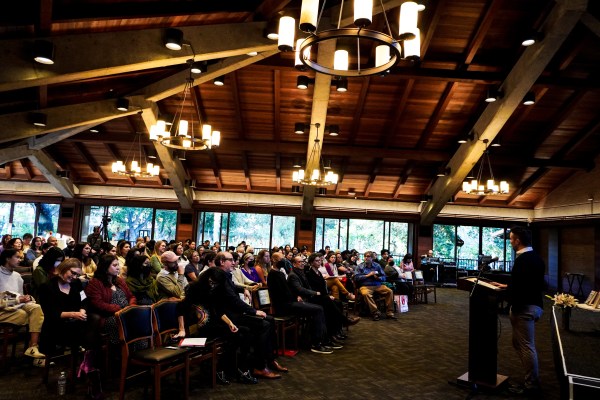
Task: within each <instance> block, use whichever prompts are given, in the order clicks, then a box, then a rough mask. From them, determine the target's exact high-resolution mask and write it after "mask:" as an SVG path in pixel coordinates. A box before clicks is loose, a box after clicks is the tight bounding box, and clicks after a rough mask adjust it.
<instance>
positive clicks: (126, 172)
mask: <svg viewBox="0 0 600 400" xmlns="http://www.w3.org/2000/svg"><path fill="white" fill-rule="evenodd" d="M136 142H137V143H138V156H137V159H136V155H135V149H134V147H135V143H136ZM142 158H143V159H144V164H145V166H142V164H141V163H142ZM130 159H131V161H130ZM127 165H129V168H127ZM112 172H113V173H115V174H118V175H123V176H133V177H136V178H150V177H154V176H158V175H159V173H160V166H158V165H154V164H153V163H151V162H147V161H146V157H145V156H143V154H142V140H141V134H140V133H136V135H135V139H134V140H133V142H132V143H131V146H130V147H129V152H128V153H127V158H126V159H125V162H123V161H122V160H117V161H115V162H113V163H112Z"/></svg>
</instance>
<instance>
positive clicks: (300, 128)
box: [294, 122, 306, 135]
mask: <svg viewBox="0 0 600 400" xmlns="http://www.w3.org/2000/svg"><path fill="white" fill-rule="evenodd" d="M304 129H306V126H305V125H304V124H303V123H302V122H296V123H295V124H294V133H296V134H298V135H302V134H303V133H304Z"/></svg>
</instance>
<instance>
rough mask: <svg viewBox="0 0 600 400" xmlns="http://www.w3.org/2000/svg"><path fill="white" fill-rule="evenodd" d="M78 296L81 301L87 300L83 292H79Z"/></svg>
mask: <svg viewBox="0 0 600 400" xmlns="http://www.w3.org/2000/svg"><path fill="white" fill-rule="evenodd" d="M79 296H80V297H81V301H84V300H85V299H87V296H86V295H85V292H84V291H83V290H82V291H81V292H79Z"/></svg>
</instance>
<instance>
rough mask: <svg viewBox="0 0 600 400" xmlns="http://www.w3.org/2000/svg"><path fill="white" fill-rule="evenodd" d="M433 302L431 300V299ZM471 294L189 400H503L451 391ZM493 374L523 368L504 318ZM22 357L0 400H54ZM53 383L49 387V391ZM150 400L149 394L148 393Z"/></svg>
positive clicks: (132, 392) (110, 393) (547, 351)
mask: <svg viewBox="0 0 600 400" xmlns="http://www.w3.org/2000/svg"><path fill="white" fill-rule="evenodd" d="M430 299H433V297H432V296H431V295H430ZM549 311H550V305H549V304H547V305H546V309H545V313H544V316H543V317H542V319H541V320H540V321H539V322H538V324H537V329H536V332H537V347H538V352H539V359H540V369H541V378H542V384H543V393H544V395H543V398H544V399H548V400H552V399H558V398H559V397H560V396H559V384H558V381H557V378H556V374H555V368H554V361H553V354H552V345H551V334H550V328H551V325H550V315H551V313H550V312H549ZM467 337H468V293H467V292H464V291H460V290H457V289H455V288H438V289H437V303H436V304H433V303H429V304H418V305H411V306H410V310H409V312H407V313H403V314H401V315H399V319H398V320H397V321H393V320H381V321H377V322H375V321H371V320H369V319H363V321H361V322H360V323H359V324H358V325H355V326H353V327H351V328H350V332H349V339H348V340H347V343H346V346H345V347H344V349H341V350H338V351H336V352H334V354H331V355H321V354H314V353H311V352H309V351H306V350H302V351H300V352H299V353H298V354H297V355H296V356H295V357H292V358H288V357H280V362H281V364H283V365H285V366H287V367H288V368H289V369H290V371H291V372H290V373H288V374H285V376H283V378H282V379H280V380H277V381H261V382H260V383H259V384H258V385H251V386H247V385H241V384H238V383H232V384H230V385H228V386H219V387H217V388H216V389H211V388H210V387H209V384H208V376H207V375H206V374H203V373H202V369H195V370H193V371H192V378H191V381H192V387H191V391H190V397H191V398H193V399H200V398H202V399H217V400H221V399H242V398H243V399H245V400H247V399H263V400H266V399H375V398H377V399H420V400H427V399H444V400H452V399H466V398H477V399H505V398H509V397H511V395H510V394H509V393H508V392H507V391H506V390H504V391H499V392H491V393H490V392H483V391H482V392H477V393H471V392H470V391H469V390H468V389H466V388H463V387H459V386H457V385H456V384H455V381H456V378H457V377H459V376H460V375H462V374H463V373H464V372H466V370H467V357H468V354H467V348H468V343H467ZM498 349H499V355H498V373H500V374H503V375H508V376H509V377H510V380H511V381H513V382H521V381H522V368H521V365H520V362H519V360H518V358H517V356H516V354H515V351H514V350H513V349H512V346H511V327H510V322H509V320H508V316H507V315H500V316H499V342H498ZM27 361H28V360H26V359H25V358H24V357H19V358H18V359H17V361H16V363H15V365H13V366H12V367H11V368H10V370H9V371H8V372H2V375H1V377H0V400H1V399H11V400H17V399H39V398H53V397H54V394H55V393H56V386H55V382H56V377H57V375H58V372H59V370H60V368H59V367H56V368H54V369H53V370H52V373H51V384H50V385H49V386H48V388H47V387H46V386H45V385H42V383H41V372H42V371H41V369H38V368H33V367H31V366H29V365H28V363H27ZM52 382H54V384H52ZM117 386H118V385H117V382H116V380H115V379H112V380H110V381H109V382H108V384H106V385H105V389H106V390H105V392H106V394H107V398H117V397H118V396H117V393H116V391H117ZM75 393H76V394H70V395H67V396H65V397H61V398H64V399H76V398H84V396H85V385H84V384H83V383H82V382H78V383H77V385H76V387H75ZM150 393H151V391H150ZM180 394H181V390H180V386H178V384H177V382H176V381H175V379H174V378H171V377H170V378H167V379H166V380H165V382H164V386H163V391H162V398H163V399H169V400H174V399H177V398H180ZM126 398H127V399H141V398H143V390H142V389H141V383H138V384H135V383H134V385H132V386H131V387H130V388H129V389H128V391H127V394H126Z"/></svg>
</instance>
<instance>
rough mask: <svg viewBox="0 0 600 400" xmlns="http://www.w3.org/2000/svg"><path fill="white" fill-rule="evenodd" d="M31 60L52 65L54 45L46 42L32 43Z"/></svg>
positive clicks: (37, 41)
mask: <svg viewBox="0 0 600 400" xmlns="http://www.w3.org/2000/svg"><path fill="white" fill-rule="evenodd" d="M33 59H34V60H35V61H37V62H39V63H40V64H46V65H52V64H54V43H52V42H49V41H47V40H36V41H35V42H34V43H33Z"/></svg>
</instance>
